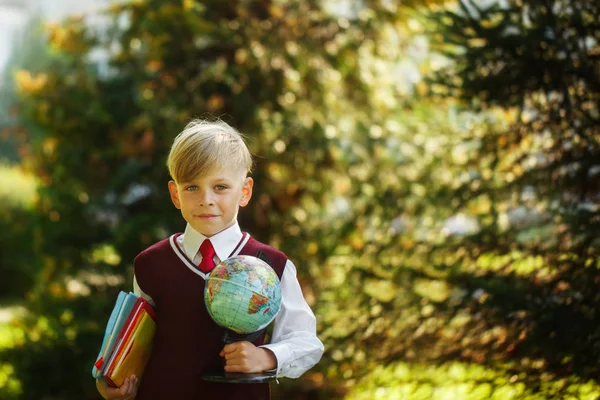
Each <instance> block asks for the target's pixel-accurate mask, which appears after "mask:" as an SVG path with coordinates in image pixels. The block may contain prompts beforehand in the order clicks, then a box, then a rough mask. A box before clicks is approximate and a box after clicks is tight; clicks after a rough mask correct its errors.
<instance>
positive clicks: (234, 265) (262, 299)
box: [204, 255, 281, 334]
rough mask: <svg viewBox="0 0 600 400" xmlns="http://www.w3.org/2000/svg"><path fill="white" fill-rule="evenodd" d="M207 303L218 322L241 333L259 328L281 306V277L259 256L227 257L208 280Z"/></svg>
mask: <svg viewBox="0 0 600 400" xmlns="http://www.w3.org/2000/svg"><path fill="white" fill-rule="evenodd" d="M204 303H205V304H206V309H207V310H208V314H209V315H210V317H211V318H212V319H213V321H215V323H216V324H217V325H219V326H221V327H223V328H227V329H230V330H232V331H234V332H235V333H238V334H248V333H254V332H257V331H260V330H262V329H264V328H266V327H267V326H268V325H269V324H270V323H271V321H273V319H274V318H275V315H277V312H278V311H279V308H280V306H281V287H280V285H279V277H278V276H277V274H276V273H275V271H274V270H273V268H271V267H270V266H269V264H267V263H266V262H264V261H262V260H261V259H259V258H257V257H253V256H244V255H240V256H234V257H230V258H227V259H225V260H223V261H221V262H220V263H219V264H217V265H216V266H215V268H214V269H213V270H212V271H211V273H210V275H209V276H208V278H207V279H206V284H205V288H204Z"/></svg>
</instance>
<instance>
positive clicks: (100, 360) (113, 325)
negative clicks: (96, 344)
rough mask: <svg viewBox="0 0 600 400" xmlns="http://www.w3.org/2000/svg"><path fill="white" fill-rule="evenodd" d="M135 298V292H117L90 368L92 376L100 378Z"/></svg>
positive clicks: (136, 297)
mask: <svg viewBox="0 0 600 400" xmlns="http://www.w3.org/2000/svg"><path fill="white" fill-rule="evenodd" d="M137 299H138V296H137V295H136V294H135V293H132V292H129V293H125V292H123V291H121V292H119V295H118V296H117V301H116V303H115V306H114V307H113V310H112V312H111V313H110V317H109V319H108V323H107V324H106V330H105V332H104V339H103V340H102V346H101V347H100V352H99V353H98V357H97V358H96V362H95V363H94V367H93V368H92V376H93V377H94V378H96V379H102V370H103V367H105V366H106V365H107V362H106V361H107V358H108V357H110V356H111V354H110V353H111V352H112V349H113V347H114V345H115V342H116V341H117V338H118V336H119V333H120V332H121V329H122V328H123V326H124V325H125V322H127V320H128V318H129V314H131V311H132V309H133V306H134V305H135V303H136V301H137Z"/></svg>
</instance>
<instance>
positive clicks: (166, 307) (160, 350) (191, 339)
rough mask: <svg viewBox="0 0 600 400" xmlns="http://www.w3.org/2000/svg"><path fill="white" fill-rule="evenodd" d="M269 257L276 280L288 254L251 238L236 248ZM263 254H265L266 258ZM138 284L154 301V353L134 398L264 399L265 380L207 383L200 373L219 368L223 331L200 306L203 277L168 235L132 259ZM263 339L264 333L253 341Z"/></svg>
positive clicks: (266, 386)
mask: <svg viewBox="0 0 600 400" xmlns="http://www.w3.org/2000/svg"><path fill="white" fill-rule="evenodd" d="M239 254H241V255H251V256H255V257H259V258H262V259H263V260H265V261H267V262H268V263H269V264H271V266H272V267H273V269H274V270H275V272H276V273H277V275H278V276H279V279H281V276H282V274H283V270H284V268H285V264H286V261H287V257H286V255H285V254H284V253H282V252H280V251H278V250H276V249H274V248H272V247H270V246H267V245H265V244H263V243H260V242H258V241H257V240H254V239H253V238H250V239H249V240H248V242H247V243H246V245H245V246H244V247H243V248H242V250H241V251H240V253H239ZM265 256H266V257H265ZM134 270H135V277H136V279H137V282H138V284H139V286H140V288H141V289H142V291H143V292H144V293H146V294H148V295H149V296H150V297H152V299H153V300H154V303H155V309H156V325H157V329H156V334H155V337H154V344H153V349H152V355H151V357H150V360H149V361H148V364H147V365H146V369H145V371H144V375H143V377H142V380H141V385H140V388H139V390H138V395H137V397H136V399H137V400H199V399H219V400H237V399H240V400H242V399H244V400H267V399H269V398H270V390H269V384H268V383H259V384H246V383H238V384H230V383H214V382H205V381H203V380H202V379H201V376H202V375H203V374H206V373H210V372H216V371H223V359H222V358H221V357H220V356H219V352H220V351H221V349H222V348H223V345H224V344H223V340H222V339H223V334H224V332H225V331H224V329H223V328H221V327H219V326H217V325H216V324H215V323H214V322H213V321H212V319H211V318H210V316H209V315H208V312H207V311H206V307H205V305H204V282H205V281H204V279H203V278H202V277H201V276H199V275H197V274H195V273H194V272H192V271H191V270H190V269H189V268H188V267H187V266H186V265H185V264H184V263H183V261H181V259H180V258H179V257H178V256H177V254H176V253H175V250H173V248H172V247H171V244H170V243H169V239H165V240H162V241H160V242H158V243H156V244H154V245H153V246H151V247H149V248H148V249H146V250H144V251H143V252H141V253H140V254H139V255H138V256H137V257H136V258H135V260H134ZM263 343H264V334H263V335H262V336H261V337H259V338H258V339H256V340H255V341H254V344H255V345H257V346H258V345H261V344H263Z"/></svg>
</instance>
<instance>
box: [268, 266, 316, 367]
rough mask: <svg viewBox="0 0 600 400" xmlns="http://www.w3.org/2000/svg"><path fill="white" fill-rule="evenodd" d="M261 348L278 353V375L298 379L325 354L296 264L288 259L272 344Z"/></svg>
mask: <svg viewBox="0 0 600 400" xmlns="http://www.w3.org/2000/svg"><path fill="white" fill-rule="evenodd" d="M261 347H265V348H267V349H269V350H271V351H272V352H273V354H275V358H276V359H277V376H278V377H283V376H285V377H288V378H298V377H300V376H301V375H302V374H303V373H305V372H306V371H308V370H309V369H310V368H312V367H313V366H314V365H315V364H316V363H317V362H319V360H320V359H321V356H322V355H323V351H324V346H323V343H322V342H321V341H320V340H319V338H318V337H317V320H316V318H315V315H314V314H313V312H312V310H311V309H310V307H309V306H308V304H307V303H306V300H305V299H304V296H303V295H302V289H301V288H300V283H299V282H298V279H297V277H296V267H295V266H294V264H293V263H292V262H291V261H289V260H288V261H287V264H286V265H285V269H284V271H283V276H282V277H281V308H280V309H279V313H278V314H277V316H276V317H275V323H274V326H273V336H272V338H271V343H270V344H266V345H263V346H261Z"/></svg>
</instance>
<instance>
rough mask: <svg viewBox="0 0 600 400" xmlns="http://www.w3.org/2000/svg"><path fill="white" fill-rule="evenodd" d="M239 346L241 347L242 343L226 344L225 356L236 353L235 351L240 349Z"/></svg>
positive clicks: (224, 348)
mask: <svg viewBox="0 0 600 400" xmlns="http://www.w3.org/2000/svg"><path fill="white" fill-rule="evenodd" d="M239 346H240V342H236V343H229V344H226V345H225V346H224V347H223V350H222V352H223V353H224V354H227V353H231V352H234V351H236V350H237V348H238V347H239Z"/></svg>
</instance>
